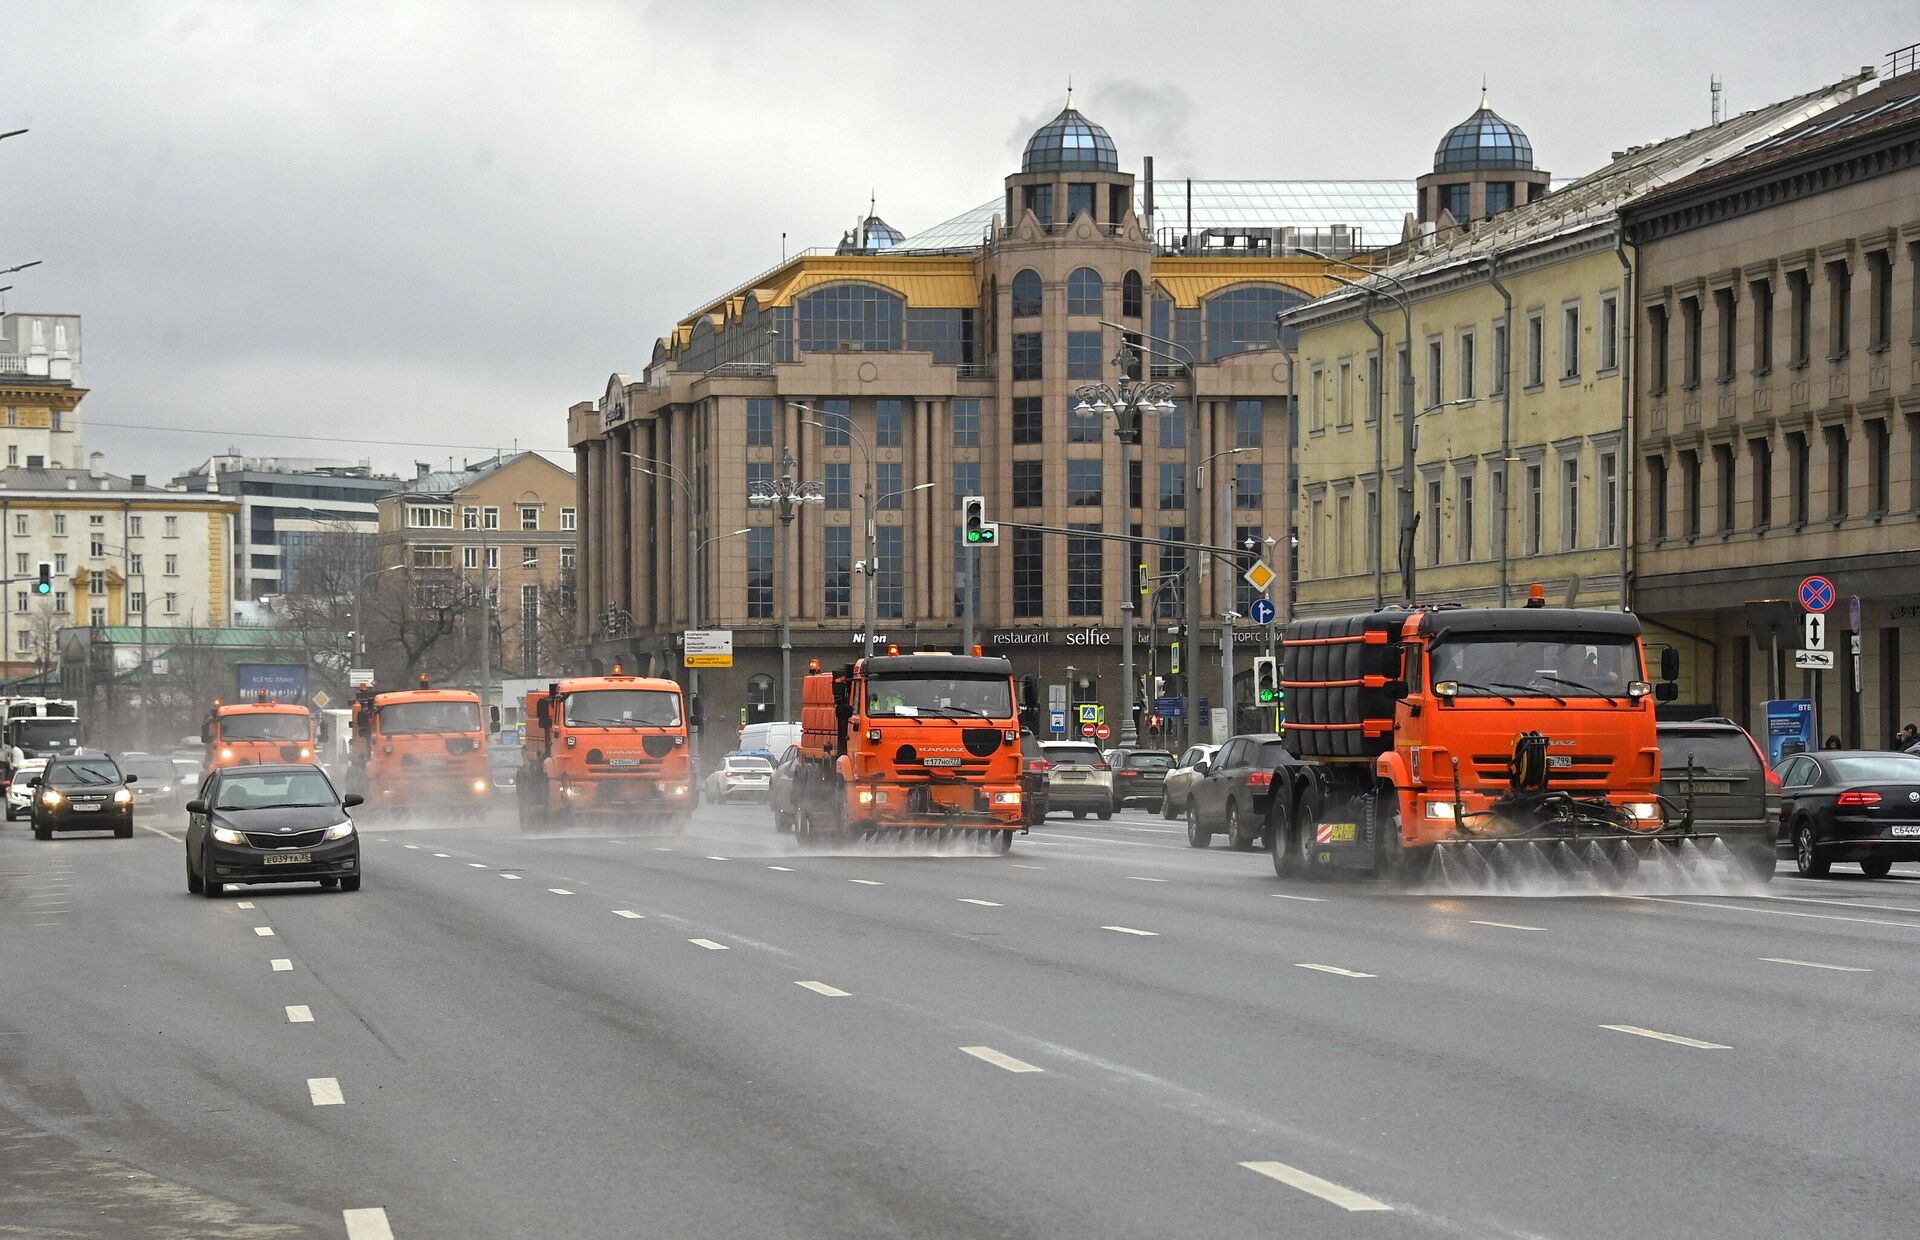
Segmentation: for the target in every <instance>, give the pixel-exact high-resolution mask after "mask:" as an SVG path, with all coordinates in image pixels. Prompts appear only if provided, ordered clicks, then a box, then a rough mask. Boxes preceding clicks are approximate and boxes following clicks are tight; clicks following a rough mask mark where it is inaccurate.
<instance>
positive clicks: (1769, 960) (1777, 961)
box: [1760, 956, 1873, 973]
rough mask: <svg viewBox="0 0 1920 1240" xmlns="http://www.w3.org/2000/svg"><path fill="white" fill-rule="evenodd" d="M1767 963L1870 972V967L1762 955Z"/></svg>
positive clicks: (1837, 970) (1805, 967) (1839, 971)
mask: <svg viewBox="0 0 1920 1240" xmlns="http://www.w3.org/2000/svg"><path fill="white" fill-rule="evenodd" d="M1760 959H1762V960H1764V961H1766V962H1767V963H1768V964H1797V965H1799V966H1800V967H1801V968H1803V969H1832V970H1833V971H1834V972H1835V973H1871V972H1873V970H1872V969H1862V968H1858V967H1856V966H1854V965H1850V964H1821V963H1820V962H1819V961H1817V960H1788V959H1785V958H1784V957H1781V956H1762V957H1760Z"/></svg>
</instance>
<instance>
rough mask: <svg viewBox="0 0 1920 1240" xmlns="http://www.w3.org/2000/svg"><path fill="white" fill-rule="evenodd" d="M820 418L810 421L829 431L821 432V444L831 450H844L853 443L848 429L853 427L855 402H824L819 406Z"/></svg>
mask: <svg viewBox="0 0 1920 1240" xmlns="http://www.w3.org/2000/svg"><path fill="white" fill-rule="evenodd" d="M818 408H819V410H820V414H819V416H818V417H814V418H810V419H808V420H809V421H812V422H818V423H820V424H821V425H822V426H824V427H826V428H827V429H826V430H824V431H822V432H820V434H821V440H820V441H821V442H822V443H824V444H826V445H827V447H829V448H844V447H846V446H847V445H848V444H851V443H852V442H853V436H852V434H850V433H849V431H848V428H849V427H851V426H852V425H853V402H852V401H848V400H823V401H821V402H820V404H819V406H818Z"/></svg>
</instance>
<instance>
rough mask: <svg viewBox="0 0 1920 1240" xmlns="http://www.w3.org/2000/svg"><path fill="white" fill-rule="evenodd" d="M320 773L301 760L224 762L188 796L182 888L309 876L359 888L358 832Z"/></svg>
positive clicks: (212, 892)
mask: <svg viewBox="0 0 1920 1240" xmlns="http://www.w3.org/2000/svg"><path fill="white" fill-rule="evenodd" d="M360 802H361V797H360V796H359V794H357V793H348V794H347V795H346V796H344V797H342V796H341V795H340V793H339V791H338V790H336V789H335V788H334V786H333V783H332V781H330V780H329V779H328V778H327V776H326V773H325V772H323V771H322V770H321V769H320V768H319V767H317V766H313V765H310V764H305V763H299V764H296V763H288V764H285V765H280V764H266V765H260V766H234V767H224V768H221V769H219V770H215V771H213V772H212V773H211V774H209V775H208V776H207V778H206V781H205V782H204V783H202V784H201V785H200V791H199V794H198V795H197V796H196V797H195V798H194V799H193V800H191V801H188V802H187V890H188V891H191V892H193V893H195V894H196V895H205V896H206V897H208V898H209V899H211V898H212V897H214V896H217V895H219V894H220V893H221V892H222V891H223V890H224V889H225V888H226V886H227V884H228V883H311V882H318V883H319V884H320V885H321V886H322V887H325V888H329V889H331V888H333V887H339V888H340V889H342V890H343V891H358V890H360V836H359V834H358V833H357V832H356V831H355V830H354V826H353V819H352V818H351V817H349V816H348V814H347V811H348V810H349V809H351V808H353V807H354V806H356V805H358V804H360Z"/></svg>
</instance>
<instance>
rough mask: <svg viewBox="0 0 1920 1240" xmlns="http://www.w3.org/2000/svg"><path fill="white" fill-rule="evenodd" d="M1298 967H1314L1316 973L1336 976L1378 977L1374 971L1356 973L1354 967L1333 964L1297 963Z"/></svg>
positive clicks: (1296, 966) (1295, 966)
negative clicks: (1345, 967)
mask: <svg viewBox="0 0 1920 1240" xmlns="http://www.w3.org/2000/svg"><path fill="white" fill-rule="evenodd" d="M1293 967H1294V968H1296V969H1312V970H1313V971H1314V972H1315V973H1331V974H1333V975H1334V976H1335V977H1376V976H1378V974H1374V973H1355V972H1354V971H1353V970H1352V969H1343V968H1341V967H1339V966H1338V965H1331V964H1296V965H1294V966H1293Z"/></svg>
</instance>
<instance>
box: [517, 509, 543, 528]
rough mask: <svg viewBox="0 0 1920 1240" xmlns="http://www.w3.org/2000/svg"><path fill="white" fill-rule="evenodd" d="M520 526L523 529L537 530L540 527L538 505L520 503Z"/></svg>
mask: <svg viewBox="0 0 1920 1240" xmlns="http://www.w3.org/2000/svg"><path fill="white" fill-rule="evenodd" d="M520 528H521V529H523V530H537V529H539V528H540V505H538V504H521V505H520Z"/></svg>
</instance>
